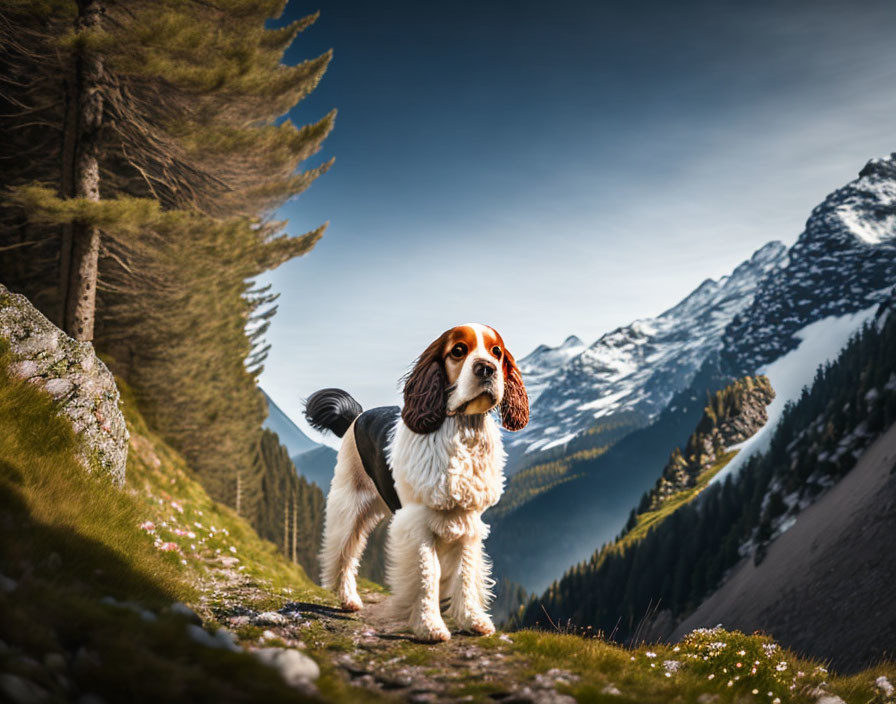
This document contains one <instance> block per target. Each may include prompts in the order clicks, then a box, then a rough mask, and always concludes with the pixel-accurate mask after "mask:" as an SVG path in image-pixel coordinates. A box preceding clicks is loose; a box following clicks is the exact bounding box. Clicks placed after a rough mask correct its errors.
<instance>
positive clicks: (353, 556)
mask: <svg viewBox="0 0 896 704" xmlns="http://www.w3.org/2000/svg"><path fill="white" fill-rule="evenodd" d="M360 461H361V460H360V457H359V456H358V451H357V448H356V446H355V442H354V434H353V433H349V434H347V435H346V437H345V440H343V442H342V446H341V447H340V448H339V455H338V456H337V459H336V470H335V471H334V473H333V481H332V483H331V484H330V493H329V494H328V496H327V508H326V515H325V518H324V542H323V547H322V549H321V553H320V562H321V582H322V583H323V586H325V587H328V588H329V589H333V590H334V591H335V592H336V594H337V596H338V597H339V600H340V602H341V603H342V606H343V608H346V609H349V610H351V611H360V609H361V606H362V603H361V598H360V597H359V596H358V588H357V582H356V578H357V573H358V566H359V565H360V564H361V555H362V554H363V553H364V547H365V546H366V544H367V537H368V536H369V535H370V531H372V530H373V529H374V527H376V524H377V523H379V522H380V519H382V518H383V516H385V515H386V514H387V513H388V511H389V509H388V507H387V506H386V504H385V503H384V502H383V500H382V498H380V495H379V493H378V492H377V490H376V487H375V486H374V484H373V482H372V481H371V479H370V477H368V476H367V474H366V473H365V472H364V469H363V467H360V466H359V465H360Z"/></svg>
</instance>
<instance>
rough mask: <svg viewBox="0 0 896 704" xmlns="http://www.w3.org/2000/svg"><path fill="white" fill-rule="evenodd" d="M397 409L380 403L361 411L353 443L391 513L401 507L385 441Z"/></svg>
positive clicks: (395, 421)
mask: <svg viewBox="0 0 896 704" xmlns="http://www.w3.org/2000/svg"><path fill="white" fill-rule="evenodd" d="M400 412H401V409H399V408H398V406H381V407H380V408H371V409H370V410H369V411H364V412H363V413H362V414H361V415H360V416H358V418H357V420H356V421H355V445H357V447H358V454H359V455H360V456H361V464H363V465H364V471H365V472H367V476H369V477H370V478H371V479H372V480H373V483H374V484H376V489H377V491H379V492H380V496H382V497H383V501H385V502H386V506H388V507H389V509H390V510H391V511H392V513H395V512H396V511H397V510H398V509H400V508H401V501H399V499H398V494H397V493H396V492H395V480H394V479H393V478H392V468H391V467H389V463H388V462H387V461H386V443H387V442H388V441H389V432H390V431H391V430H392V429H393V428H394V427H395V424H396V423H397V422H398V416H399V413H400Z"/></svg>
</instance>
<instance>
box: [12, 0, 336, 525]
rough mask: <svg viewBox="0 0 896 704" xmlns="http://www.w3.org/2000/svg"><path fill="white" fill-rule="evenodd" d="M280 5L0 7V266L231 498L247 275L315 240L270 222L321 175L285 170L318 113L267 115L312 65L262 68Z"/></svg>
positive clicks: (283, 106)
mask: <svg viewBox="0 0 896 704" xmlns="http://www.w3.org/2000/svg"><path fill="white" fill-rule="evenodd" d="M283 5H284V2H283V1H282V0H223V1H222V2H219V3H215V4H208V3H201V2H197V1H191V0H186V1H183V2H175V1H173V0H161V1H158V2H157V1H155V0H152V1H151V0H129V1H128V2H127V3H125V2H121V1H120V0H78V2H75V1H74V0H44V1H43V2H31V1H30V0H9V2H6V3H4V4H3V6H2V7H0V64H2V66H0V68H2V69H3V70H2V74H0V75H2V78H0V129H2V131H3V134H4V136H8V137H9V138H8V139H5V140H3V141H2V144H0V160H2V163H3V164H4V169H0V188H2V189H3V190H4V191H5V192H6V193H7V194H8V199H7V205H6V206H5V207H4V208H3V209H2V211H0V276H2V278H3V280H4V283H6V284H7V285H8V286H9V287H10V288H12V289H14V290H17V291H20V292H23V293H25V294H26V295H28V296H29V298H31V299H32V301H33V302H34V303H35V305H37V306H38V307H39V308H41V309H42V310H43V311H44V312H45V313H47V314H48V315H49V316H50V317H51V318H54V319H56V320H57V321H58V322H59V323H60V324H62V325H64V326H65V327H66V329H68V330H69V331H70V332H71V333H73V334H75V336H77V337H79V338H82V339H90V338H91V337H92V338H93V339H94V340H95V343H96V345H97V347H98V348H100V349H101V350H102V351H103V352H104V353H105V354H106V355H107V357H110V358H111V360H112V363H113V368H114V370H115V371H116V373H118V374H121V375H123V376H124V377H125V378H126V379H127V380H128V381H129V382H130V383H131V385H132V386H133V387H134V389H135V391H136V392H137V396H138V401H139V403H140V404H141V406H142V408H143V410H144V411H145V413H146V415H147V418H148V420H149V421H150V422H151V423H152V424H153V425H154V426H155V427H156V428H157V429H158V430H160V431H161V432H162V434H163V435H164V436H165V437H166V438H167V439H168V440H169V441H171V442H172V444H174V445H175V446H176V447H177V448H178V449H180V450H181V451H182V452H183V453H184V454H185V455H186V457H187V459H188V460H189V461H190V463H191V464H192V465H193V467H194V468H195V469H196V470H197V472H198V473H199V475H200V478H201V479H202V480H203V482H204V483H205V485H206V487H207V488H208V489H209V491H210V492H211V493H212V494H213V495H214V496H215V497H216V498H218V499H220V500H223V501H225V502H227V503H229V504H230V505H235V504H236V501H237V483H238V482H239V488H240V492H239V494H240V501H241V503H242V501H243V499H244V498H245V496H248V495H249V494H254V493H257V492H258V487H257V486H254V487H253V486H252V482H253V481H257V480H258V475H257V474H255V475H253V474H252V473H251V472H250V471H249V469H250V468H251V467H252V462H253V454H254V448H255V445H256V444H257V442H258V438H259V432H260V425H261V422H262V420H263V418H264V414H265V407H264V404H263V401H262V400H261V398H260V394H259V393H258V391H257V388H256V382H255V379H256V377H257V375H258V374H259V373H260V371H261V369H262V365H263V362H264V358H265V355H266V350H267V348H266V345H265V344H264V333H265V331H266V330H267V327H268V325H269V324H270V319H271V316H272V315H273V314H274V311H275V310H276V306H275V305H274V301H275V300H276V295H272V294H270V293H269V292H267V291H264V290H261V289H257V288H256V287H255V286H254V284H253V283H252V281H254V280H255V278H256V277H257V276H258V275H259V274H261V273H262V272H264V271H266V270H268V269H271V268H273V267H276V266H278V265H279V264H281V263H283V262H284V261H287V260H288V259H290V258H292V257H295V256H299V255H301V254H304V253H306V252H308V251H309V250H310V249H311V248H312V247H313V246H314V244H315V242H316V241H317V240H318V239H319V237H320V236H321V234H322V232H323V227H321V228H318V229H316V230H313V231H312V232H309V233H307V234H305V235H303V236H300V237H287V236H285V235H284V234H283V227H284V223H278V222H275V221H272V220H271V219H270V215H271V213H272V212H273V211H274V210H275V209H276V208H277V207H279V206H280V205H282V204H283V202H285V201H286V200H287V199H289V198H291V197H293V196H295V195H298V194H299V193H301V192H302V191H303V190H304V189H305V188H307V186H308V185H309V184H310V183H311V182H312V181H313V180H314V179H315V178H316V177H317V176H318V175H320V174H321V173H323V172H324V171H326V170H327V168H329V165H330V162H326V163H324V164H323V165H321V166H319V167H316V168H314V169H310V170H308V171H305V172H301V171H298V170H297V167H298V165H299V164H300V163H301V162H302V161H303V160H305V159H306V158H308V157H309V156H311V155H312V154H314V153H315V152H316V151H317V150H318V149H319V147H320V145H321V143H322V141H323V140H324V138H325V137H326V136H327V134H328V133H329V131H330V129H331V128H332V125H333V120H334V117H335V113H330V114H329V115H326V116H324V117H323V118H322V119H321V120H320V121H318V122H316V123H314V124H311V125H307V126H305V127H301V128H298V127H296V126H294V125H293V124H292V123H291V122H290V121H289V120H286V121H285V122H282V123H281V122H280V118H281V116H282V115H283V114H285V113H286V112H287V111H288V110H289V109H290V108H291V107H292V106H293V105H295V104H296V103H297V102H298V101H299V100H301V99H302V98H303V97H304V96H305V95H307V94H308V93H309V92H310V91H311V90H313V89H314V87H315V86H316V84H317V82H318V81H319V80H320V78H321V76H322V75H323V73H324V71H325V70H326V67H327V64H328V62H329V60H330V54H329V53H326V54H324V55H322V56H320V57H317V58H315V59H312V60H310V61H306V62H304V63H302V64H299V65H298V66H291V67H290V66H285V65H282V64H281V59H282V56H283V52H284V50H285V49H286V47H288V46H289V45H290V43H291V42H292V41H293V39H295V37H296V36H297V35H298V34H299V33H300V32H301V31H302V30H303V29H305V28H307V27H308V26H310V25H311V24H312V23H313V22H314V20H315V18H316V15H311V16H308V17H305V18H303V19H301V20H298V21H296V22H293V23H291V24H290V25H288V26H286V27H284V28H281V29H277V30H266V29H265V28H264V24H265V21H266V19H267V18H269V17H275V16H277V15H279V13H280V12H281V11H282V8H283ZM59 135H62V138H61V139H60V138H59ZM93 296H95V299H93ZM94 303H95V305H94ZM240 510H241V511H242V510H243V507H242V506H241V507H240Z"/></svg>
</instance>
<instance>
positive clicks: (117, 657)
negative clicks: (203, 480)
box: [0, 350, 319, 702]
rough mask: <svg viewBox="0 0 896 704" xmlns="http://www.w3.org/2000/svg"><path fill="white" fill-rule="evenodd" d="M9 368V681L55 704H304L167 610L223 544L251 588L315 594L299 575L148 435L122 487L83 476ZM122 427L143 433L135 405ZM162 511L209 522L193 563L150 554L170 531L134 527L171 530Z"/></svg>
mask: <svg viewBox="0 0 896 704" xmlns="http://www.w3.org/2000/svg"><path fill="white" fill-rule="evenodd" d="M8 363H9V358H8V356H7V354H6V353H5V352H4V351H3V350H0V526H2V530H0V573H2V575H3V576H4V578H5V579H6V580H10V581H6V583H5V588H4V589H3V590H0V642H2V645H3V647H2V648H0V672H2V673H4V675H5V679H4V682H7V681H9V679H8V678H9V677H13V678H20V680H19V681H20V682H24V683H26V686H28V687H31V688H34V687H36V688H39V689H38V690H37V691H38V692H39V695H40V696H37V697H36V698H40V697H49V698H51V699H53V700H69V699H71V700H74V699H78V698H79V697H81V696H84V695H88V694H90V695H95V696H98V697H100V698H102V699H104V700H106V701H120V700H122V699H127V700H130V701H135V702H142V701H146V702H159V701H174V700H192V701H197V702H204V701H209V702H212V701H220V702H232V701H247V702H248V701H260V700H265V701H283V702H286V701H297V700H300V699H301V697H298V696H297V693H296V691H295V690H293V689H291V688H289V687H287V686H286V685H285V684H284V683H283V681H282V679H281V678H280V676H279V674H278V673H277V672H276V671H274V670H272V669H271V668H269V667H266V666H264V665H261V664H260V663H258V662H257V661H255V660H254V658H252V657H251V656H250V655H247V654H243V653H234V652H230V651H227V650H216V649H212V648H208V647H205V646H202V645H199V644H198V643H196V642H194V641H193V640H191V639H190V638H189V637H187V635H186V627H187V624H188V621H187V620H186V619H185V618H184V617H183V616H182V615H179V614H178V613H175V612H174V611H172V609H171V606H172V603H173V602H175V601H186V602H190V601H192V600H194V599H195V598H196V597H197V596H198V594H199V592H198V590H197V584H198V583H199V581H200V580H201V577H202V571H203V568H202V562H203V560H205V559H208V557H209V555H215V554H218V553H217V551H218V550H221V552H222V553H223V552H224V551H225V550H226V551H227V553H228V554H231V555H232V553H231V552H230V551H229V550H228V549H227V548H229V547H231V546H232V547H235V549H236V550H237V552H238V553H242V555H241V557H240V559H241V560H242V563H243V564H244V565H245V566H246V570H247V571H248V572H249V574H251V575H252V576H253V578H256V579H259V580H264V581H266V582H267V583H269V584H270V585H271V587H272V588H274V589H277V588H280V589H290V588H291V589H297V590H299V591H301V594H302V596H303V597H305V596H307V595H308V594H309V593H313V594H315V595H318V596H319V590H318V589H317V588H316V587H314V585H312V584H311V583H310V581H309V580H308V578H307V577H306V576H305V575H304V573H303V572H302V571H301V569H300V568H297V567H296V566H294V565H291V564H289V563H288V562H286V561H285V560H283V559H282V558H280V559H277V558H276V556H275V555H274V554H273V553H274V552H275V551H274V550H273V546H272V545H270V544H267V543H265V542H264V541H262V540H260V539H259V538H258V537H257V536H255V534H254V533H253V532H252V531H251V528H250V527H249V526H248V525H247V524H245V522H243V521H242V520H241V519H239V518H238V517H236V516H234V515H233V513H232V512H230V511H229V510H228V509H226V508H224V507H220V506H217V505H215V504H214V503H213V502H212V501H211V500H210V499H209V498H208V496H207V495H206V494H205V493H204V492H203V491H202V490H201V487H199V485H198V483H196V482H195V480H194V479H192V477H190V476H189V473H188V471H187V470H186V468H185V466H184V465H183V461H182V460H181V459H180V458H178V457H177V456H176V455H175V454H174V453H172V451H171V450H170V449H168V448H165V447H164V446H159V445H154V444H153V442H154V440H153V439H150V440H149V444H148V445H144V446H143V447H142V449H143V451H144V452H143V453H140V452H139V451H138V452H135V451H133V447H132V452H131V459H130V460H129V463H128V472H129V477H128V489H127V490H126V491H119V490H116V489H115V488H114V487H113V486H112V485H111V484H109V483H108V482H107V481H106V480H105V479H103V478H102V477H97V476H94V475H91V474H88V473H87V472H86V471H85V470H84V469H83V468H82V467H81V466H80V464H79V463H78V460H77V450H78V448H79V442H80V440H79V438H78V437H77V436H76V435H75V433H74V432H73V431H72V428H71V425H70V423H69V422H68V420H67V419H65V418H64V417H62V416H60V415H58V410H59V409H58V407H57V405H56V402H54V401H53V399H52V398H51V397H50V396H49V395H47V394H45V393H44V392H42V391H40V390H39V389H38V388H36V387H34V386H32V385H30V384H27V383H25V382H22V381H19V380H15V379H12V378H9V377H8V376H7V375H6V373H5V369H6V368H7V367H8ZM129 419H130V420H131V421H132V427H131V431H132V433H134V431H135V430H136V431H138V432H137V433H136V434H135V436H134V437H135V438H136V437H138V436H139V435H140V433H139V431H140V430H144V431H145V426H143V425H142V421H141V420H140V419H139V415H137V414H135V413H134V412H133V410H132V409H129ZM143 437H146V436H143ZM137 445H138V446H139V445H140V442H139V440H138V441H137ZM150 453H155V457H154V458H153V457H152V456H151V454H150ZM141 454H142V458H141ZM147 459H149V463H148V464H146V460H147ZM163 486H164V487H165V493H166V495H167V497H168V499H162V500H161V503H160V502H159V501H158V500H157V499H156V498H155V495H154V494H153V493H152V492H155V491H161V487H163ZM172 502H177V503H179V504H180V505H181V506H182V508H183V513H180V512H178V511H176V510H175V509H173V508H172ZM169 513H174V514H177V517H178V519H179V520H180V522H181V523H185V522H186V521H187V520H190V519H193V518H197V519H205V520H206V522H208V523H209V524H211V525H215V524H217V525H216V528H218V530H217V531H216V532H215V533H216V534H215V535H213V536H211V535H209V533H211V531H205V542H204V544H203V548H202V550H197V551H196V553H195V555H196V557H195V558H194V557H193V553H189V554H187V553H184V552H182V551H179V550H163V549H160V548H159V546H160V544H163V543H164V542H165V541H164V540H162V542H161V543H160V540H161V539H165V538H168V537H171V536H174V533H173V531H174V530H175V529H174V528H173V527H172V524H171V523H169V524H168V526H167V527H166V528H164V529H163V532H162V533H161V534H156V535H152V534H150V533H149V532H148V531H147V530H144V529H141V527H140V526H141V524H143V523H145V521H146V520H147V517H148V516H150V517H156V518H157V520H158V519H161V520H162V521H165V522H167V521H166V519H165V518H164V517H170V516H168V514H169ZM169 529H170V530H169ZM164 531H168V532H164ZM174 537H184V536H174ZM287 585H294V586H287ZM4 691H5V690H4Z"/></svg>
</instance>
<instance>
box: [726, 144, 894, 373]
mask: <svg viewBox="0 0 896 704" xmlns="http://www.w3.org/2000/svg"><path fill="white" fill-rule="evenodd" d="M894 283H896V154H892V155H890V156H889V157H886V158H882V159H872V160H871V161H869V162H868V163H867V164H866V165H865V167H864V168H863V169H862V170H861V172H860V173H859V177H858V178H857V179H856V180H854V181H852V182H850V183H848V184H847V185H846V186H844V187H843V188H840V189H838V190H836V191H834V192H833V193H831V194H830V195H829V196H828V197H827V198H825V199H824V201H823V202H822V203H821V204H820V205H818V206H817V207H816V208H815V209H814V210H813V211H812V214H811V215H810V216H809V219H808V221H807V222H806V229H805V230H804V231H803V233H802V234H801V235H800V236H799V239H797V241H796V243H795V244H794V245H793V247H791V248H790V251H789V252H788V257H787V263H786V264H785V265H784V266H782V267H779V268H778V269H777V270H776V271H772V272H770V273H769V276H768V277H767V278H766V279H765V281H763V282H762V285H761V286H760V287H759V290H758V291H757V293H756V295H755V296H754V298H753V300H752V302H751V303H750V305H749V307H748V308H746V309H745V310H743V311H742V312H741V313H740V314H739V315H736V316H735V318H734V320H733V321H732V322H731V325H730V326H728V328H727V329H726V330H725V334H724V340H723V351H722V358H723V360H724V361H725V363H726V365H727V367H728V369H729V370H730V371H731V372H732V373H734V374H741V373H754V372H755V371H756V370H757V369H758V368H759V367H761V366H763V365H765V364H768V363H770V362H772V361H774V360H775V359H777V358H779V357H781V356H782V355H784V354H785V353H786V352H788V351H790V350H792V349H794V348H795V347H796V346H797V344H798V340H797V338H795V337H794V333H795V332H796V331H797V330H799V329H801V328H803V327H805V326H806V325H808V324H809V323H812V322H814V321H816V320H821V319H823V318H828V317H831V316H842V315H844V314H846V313H854V312H856V311H859V310H863V309H866V308H868V307H869V306H871V305H873V304H875V303H880V302H881V301H883V300H885V299H886V298H887V296H888V295H889V292H890V291H891V290H892V288H893V285H894Z"/></svg>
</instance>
